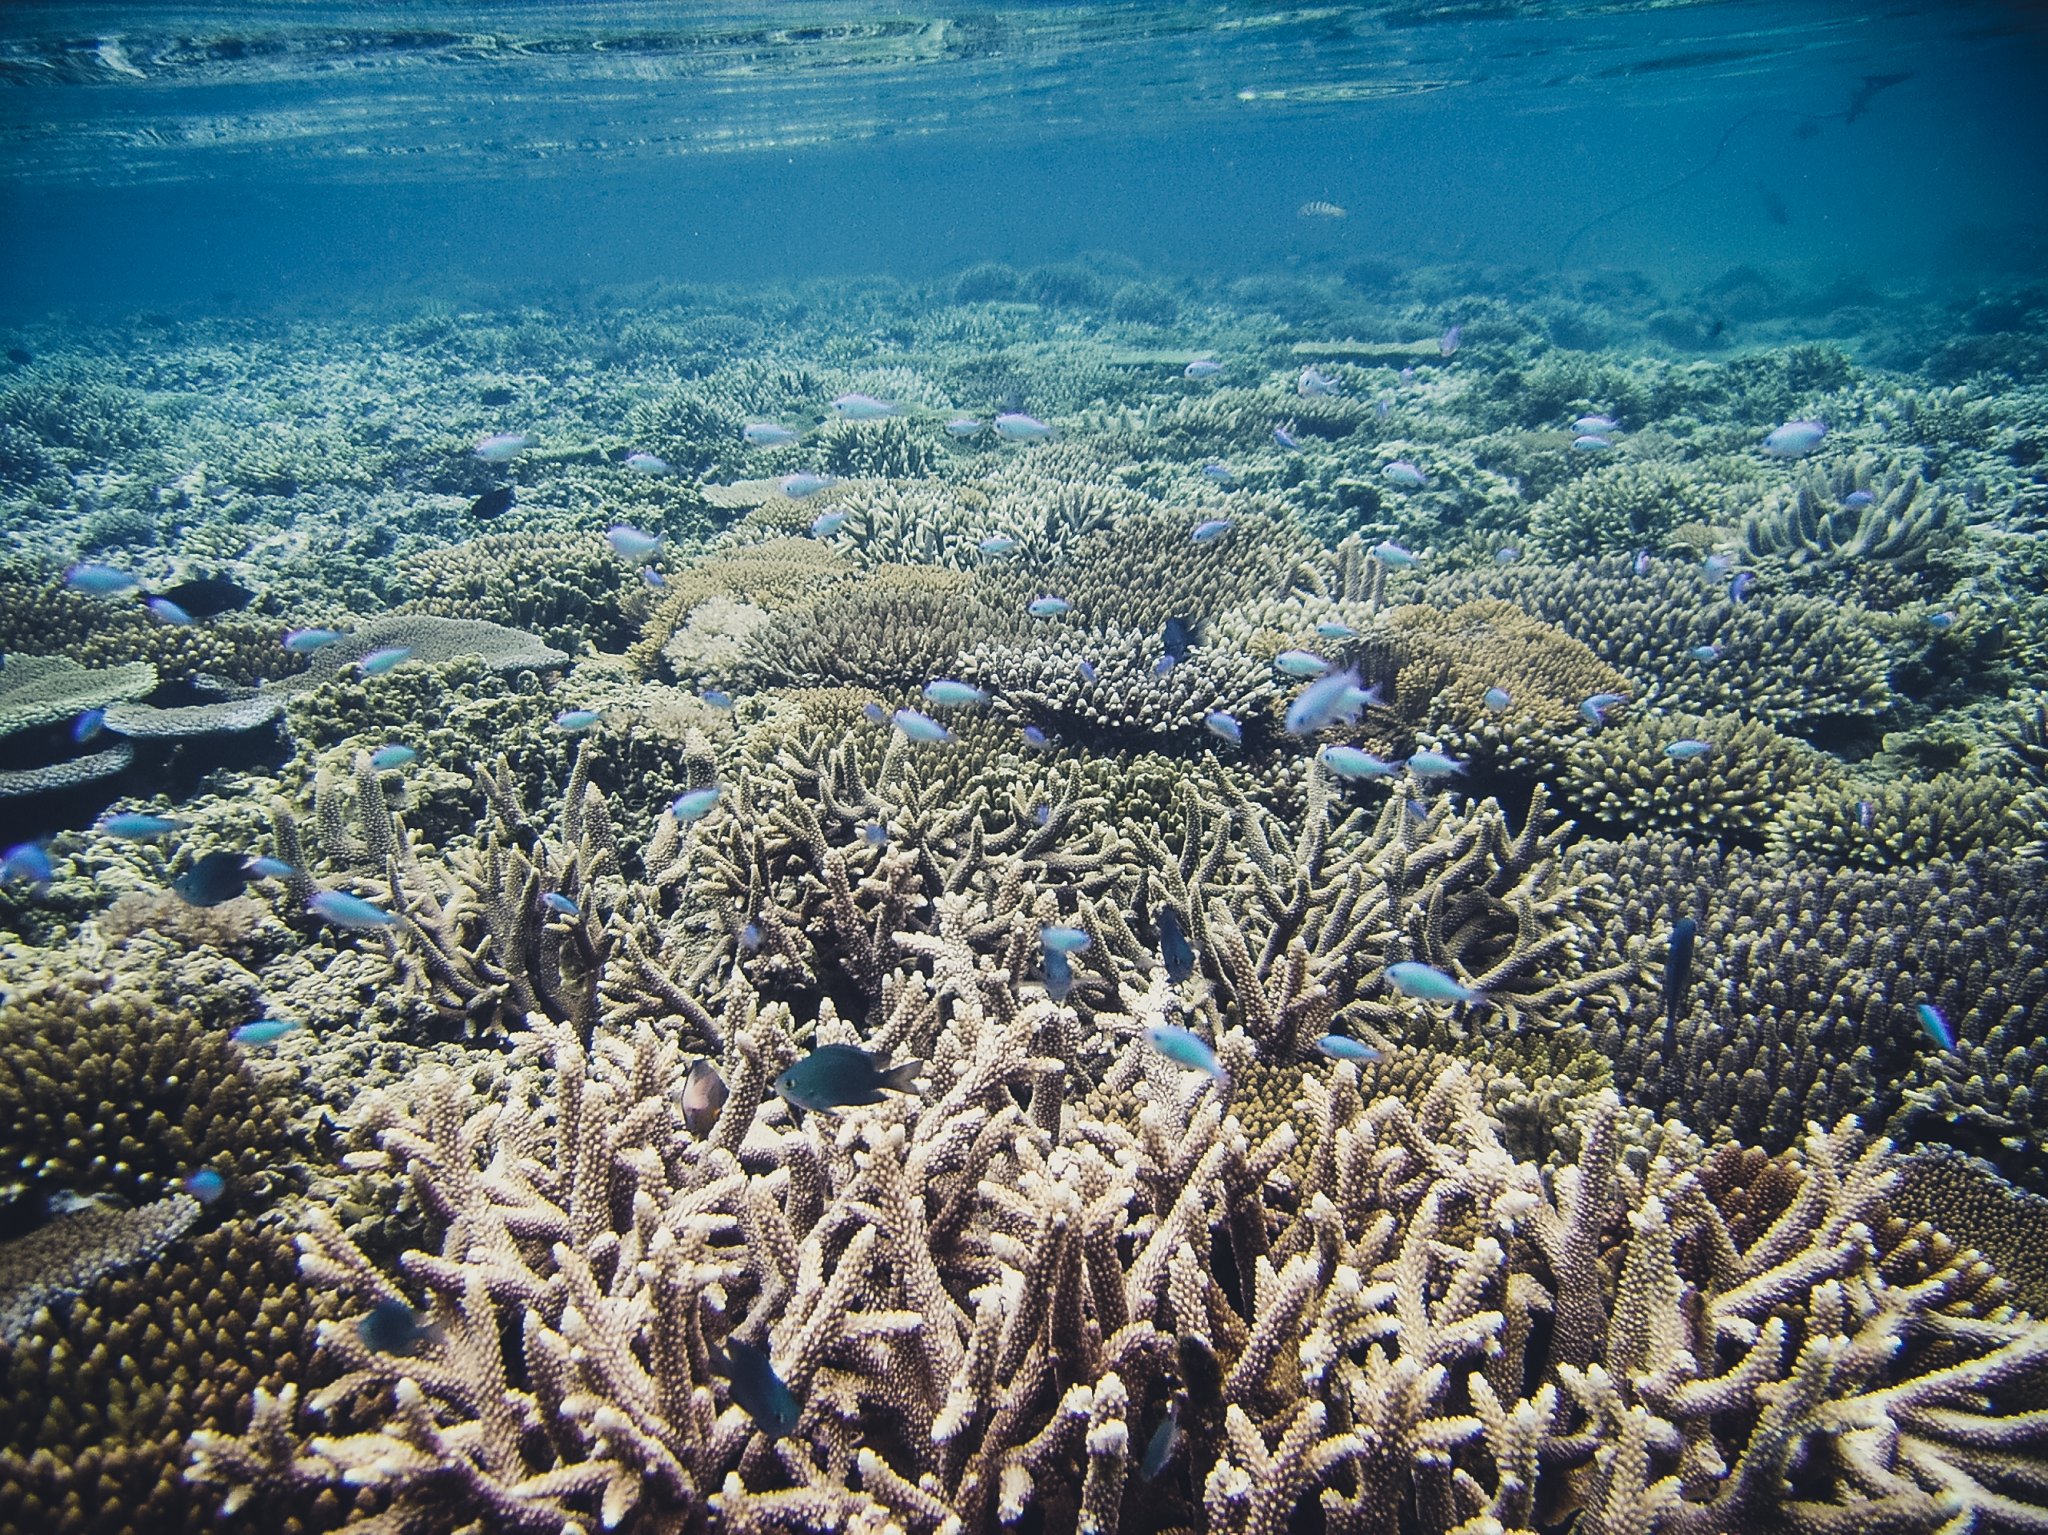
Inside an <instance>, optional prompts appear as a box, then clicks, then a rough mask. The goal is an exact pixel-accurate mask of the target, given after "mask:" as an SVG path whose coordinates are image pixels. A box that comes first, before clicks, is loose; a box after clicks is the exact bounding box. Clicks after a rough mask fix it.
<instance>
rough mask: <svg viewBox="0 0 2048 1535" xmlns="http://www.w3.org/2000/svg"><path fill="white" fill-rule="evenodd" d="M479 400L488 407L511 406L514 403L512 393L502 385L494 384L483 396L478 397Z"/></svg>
mask: <svg viewBox="0 0 2048 1535" xmlns="http://www.w3.org/2000/svg"><path fill="white" fill-rule="evenodd" d="M477 398H478V399H479V400H481V401H482V402H483V403H484V404H486V405H510V404H511V403H512V391H511V390H509V389H507V388H505V386H504V385H502V384H493V385H492V386H491V387H490V388H488V389H486V390H485V391H484V392H483V393H482V394H480V395H478V396H477Z"/></svg>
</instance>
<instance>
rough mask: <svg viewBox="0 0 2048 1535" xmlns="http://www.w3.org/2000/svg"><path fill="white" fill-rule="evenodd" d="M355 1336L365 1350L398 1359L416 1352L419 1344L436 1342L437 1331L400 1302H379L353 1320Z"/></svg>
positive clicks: (438, 1331)
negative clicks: (361, 1341)
mask: <svg viewBox="0 0 2048 1535" xmlns="http://www.w3.org/2000/svg"><path fill="white" fill-rule="evenodd" d="M356 1336H357V1337H359V1338H361V1339H362V1340H363V1346H364V1347H365V1348H372V1349H375V1350H376V1351H377V1352H378V1353H380V1354H395V1355H397V1356H399V1357H401V1358H405V1357H409V1356H411V1355H413V1354H416V1353H418V1352H419V1348H420V1345H421V1344H422V1343H431V1342H434V1341H436V1340H437V1339H439V1337H440V1336H441V1334H440V1330H439V1329H438V1328H436V1327H433V1326H431V1325H429V1324H428V1323H427V1322H426V1321H425V1320H424V1319H423V1318H422V1317H421V1316H420V1314H419V1313H418V1312H417V1311H414V1310H413V1309H412V1307H410V1306H408V1305H407V1304H406V1303H405V1302H404V1301H402V1300H380V1301H378V1302H377V1304H376V1305H374V1306H372V1307H371V1308H370V1310H369V1313H368V1314H367V1315H365V1316H362V1317H359V1318H357V1320H356Z"/></svg>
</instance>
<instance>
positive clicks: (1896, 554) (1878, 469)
mask: <svg viewBox="0 0 2048 1535" xmlns="http://www.w3.org/2000/svg"><path fill="white" fill-rule="evenodd" d="M1851 497H1854V498H1856V499H1855V500H1853V501H1852V500H1849V499H1847V498H1851ZM1957 510H1958V503H1957V501H1956V499H1955V497H1953V496H1951V495H1948V494H1947V493H1946V492H1944V491H1942V490H1939V489H1937V488H1936V487H1934V486H1932V485H1929V484H1928V483H1927V482H1926V481H1925V480H1924V479H1922V478H1921V476H1920V471H1919V470H1918V469H1917V468H1911V467H1905V466H1902V465H1901V464H1899V463H1898V462H1896V461H1880V460H1877V459H1873V458H1869V457H1864V458H1858V459H1855V460H1853V461H1851V462H1850V463H1847V464H1843V465H1837V466H1835V467H1834V468H1833V469H1832V471H1829V470H1824V469H1823V468H1821V467H1820V466H1819V465H1809V466H1806V467H1804V468H1802V469H1801V470H1800V471H1799V474H1798V476H1797V478H1795V479H1794V480H1793V482H1792V483H1791V484H1790V485H1789V486H1787V487H1786V488H1785V489H1784V490H1782V491H1780V492H1778V493H1777V494H1775V495H1773V496H1771V497H1769V498H1768V499H1766V501H1765V502H1764V504H1763V506H1762V507H1761V508H1759V509H1758V510H1757V511H1755V512H1752V513H1750V514H1749V515H1748V516H1747V517H1745V518H1744V519H1743V522H1742V541H1743V543H1744V545H1745V546H1746V547H1747V549H1748V552H1749V557H1750V558H1751V559H1753V560H1767V559H1768V560H1777V561H1780V562H1782V563H1783V564H1785V565H1787V566H1789V567H1791V568H1793V569H1799V568H1801V567H1815V568H1823V567H1827V566H1831V565H1842V564H1854V563H1857V562H1864V561H1868V562H1872V563H1882V564H1886V565H1891V566H1895V567H1897V568H1900V569H1913V568H1917V567H1919V566H1922V565H1925V564H1926V563H1927V561H1928V558H1929V556H1930V554H1932V553H1933V551H1934V550H1935V548H1936V547H1938V545H1939V543H1940V541H1941V539H1942V537H1943V535H1944V534H1945V533H1946V532H1948V530H1949V527H1950V524H1951V523H1952V522H1953V521H1954V520H1955V516H1956V512H1957Z"/></svg>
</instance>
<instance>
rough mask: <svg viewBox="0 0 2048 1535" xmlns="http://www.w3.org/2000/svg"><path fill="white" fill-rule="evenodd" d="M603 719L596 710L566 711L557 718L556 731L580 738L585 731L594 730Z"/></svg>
mask: <svg viewBox="0 0 2048 1535" xmlns="http://www.w3.org/2000/svg"><path fill="white" fill-rule="evenodd" d="M603 717H604V716H603V715H602V714H601V713H599V711H597V710H596V709H564V710H563V711H562V712H561V713H560V714H558V715H556V716H555V729H557V730H559V731H561V732H562V734H563V735H569V736H580V735H581V734H583V732H584V731H586V730H590V729H594V728H595V727H596V725H597V722H598V721H599V720H600V719H602V718H603Z"/></svg>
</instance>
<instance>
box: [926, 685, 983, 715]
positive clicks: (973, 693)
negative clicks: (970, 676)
mask: <svg viewBox="0 0 2048 1535" xmlns="http://www.w3.org/2000/svg"><path fill="white" fill-rule="evenodd" d="M924 696H925V697H926V698H927V699H929V700H930V701H931V702H932V703H935V704H937V705H939V706H940V707H941V708H945V709H965V708H968V707H969V706H971V705H974V704H985V703H987V702H988V694H986V693H984V692H983V691H982V690H981V689H980V688H978V687H976V686H974V684H972V683H970V682H956V681H954V680H953V679H952V678H951V677H940V678H939V679H937V680H936V681H933V682H927V683H926V684H925V685H924Z"/></svg>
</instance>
